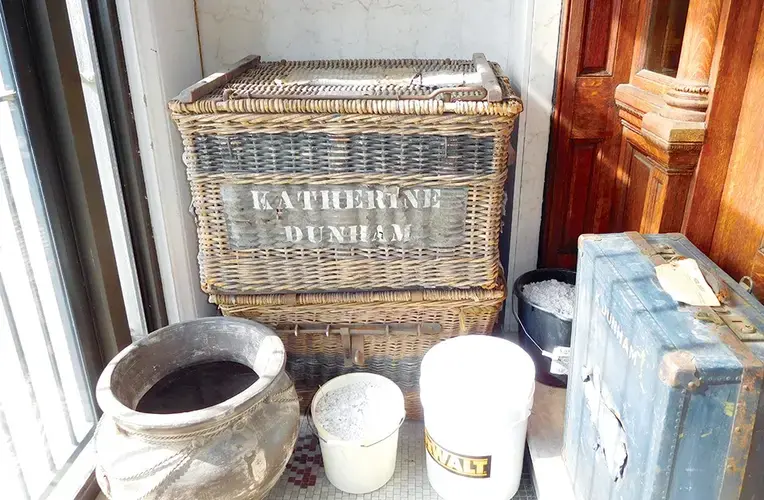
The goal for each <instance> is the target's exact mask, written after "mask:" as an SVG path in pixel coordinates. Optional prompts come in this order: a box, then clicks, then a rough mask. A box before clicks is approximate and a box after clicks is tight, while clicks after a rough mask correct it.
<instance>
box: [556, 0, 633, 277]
mask: <svg viewBox="0 0 764 500" xmlns="http://www.w3.org/2000/svg"><path fill="white" fill-rule="evenodd" d="M639 4H640V2H634V1H627V0H566V2H565V6H564V9H565V10H564V12H565V19H564V23H563V34H562V37H561V43H560V62H559V64H558V73H557V103H556V107H555V115H554V123H553V129H554V131H553V138H552V148H551V151H550V156H549V158H550V161H549V170H548V172H547V183H546V193H545V204H544V206H545V208H544V233H543V241H542V245H541V265H543V266H547V267H573V266H575V263H576V241H577V238H578V236H579V235H580V234H581V233H582V232H606V231H607V230H608V229H609V228H610V212H611V210H610V206H611V203H612V200H613V197H614V195H613V191H614V189H615V187H616V182H615V180H616V169H617V163H618V155H619V152H620V135H621V133H620V121H619V119H618V115H617V113H616V112H615V100H614V95H615V88H616V86H617V85H618V84H619V83H623V82H625V81H627V80H628V78H629V74H630V69H631V59H632V51H633V47H634V33H635V30H636V23H635V22H634V19H635V18H636V14H637V9H638V8H639Z"/></svg>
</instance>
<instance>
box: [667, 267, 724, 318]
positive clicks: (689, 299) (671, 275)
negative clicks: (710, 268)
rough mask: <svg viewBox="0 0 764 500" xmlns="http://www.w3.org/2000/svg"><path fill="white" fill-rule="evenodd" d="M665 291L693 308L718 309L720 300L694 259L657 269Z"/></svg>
mask: <svg viewBox="0 0 764 500" xmlns="http://www.w3.org/2000/svg"><path fill="white" fill-rule="evenodd" d="M655 273H656V274H657V275H658V281H659V282H660V284H661V286H662V287H663V290H665V291H666V293H668V294H669V295H671V296H672V297H673V298H674V300H676V301H677V302H682V303H684V304H687V305H691V306H711V307H718V306H719V305H720V304H719V299H717V298H716V294H714V291H713V290H712V289H711V287H710V286H709V285H708V282H706V279H705V278H704V277H703V273H702V272H701V271H700V268H699V267H698V263H697V262H695V260H694V259H681V260H675V261H673V262H669V263H668V264H662V265H660V266H658V267H656V268H655Z"/></svg>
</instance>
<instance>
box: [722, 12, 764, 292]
mask: <svg viewBox="0 0 764 500" xmlns="http://www.w3.org/2000/svg"><path fill="white" fill-rule="evenodd" d="M762 108H764V16H762V18H761V21H760V24H759V31H758V35H757V39H756V45H755V48H754V51H753V57H752V59H751V67H750V71H749V73H748V80H747V83H746V88H745V94H744V95H743V103H742V106H741V108H740V118H739V121H738V124H737V130H736V133H735V140H734V144H733V146H732V155H731V157H730V163H729V168H728V170H727V177H726V180H725V183H724V191H723V193H722V199H721V204H720V206H719V217H718V219H717V222H716V230H715V231H714V238H713V243H712V245H711V253H710V257H711V258H712V259H713V260H714V261H715V262H716V263H717V264H719V266H720V267H722V268H723V269H724V270H725V271H727V272H728V273H729V274H731V275H732V276H733V277H734V278H735V279H740V278H741V277H742V276H746V275H747V276H751V277H752V278H753V282H754V293H755V295H756V296H757V297H758V298H759V300H761V301H764V113H762V111H761V110H762Z"/></svg>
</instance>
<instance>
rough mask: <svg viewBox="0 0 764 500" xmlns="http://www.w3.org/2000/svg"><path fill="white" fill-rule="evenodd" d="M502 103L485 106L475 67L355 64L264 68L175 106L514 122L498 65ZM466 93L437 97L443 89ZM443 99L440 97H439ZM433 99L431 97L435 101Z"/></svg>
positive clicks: (515, 106)
mask: <svg viewBox="0 0 764 500" xmlns="http://www.w3.org/2000/svg"><path fill="white" fill-rule="evenodd" d="M490 66H491V68H492V70H493V72H494V73H495V74H496V75H497V77H498V83H499V85H500V87H501V90H502V93H503V95H504V99H503V100H502V101H501V102H486V101H483V100H479V99H480V97H481V95H482V94H481V92H480V91H479V90H478V89H477V87H478V86H477V85H476V84H477V82H476V80H475V76H476V73H475V69H476V68H475V66H474V62H473V61H467V60H447V59H355V60H334V61H326V60H324V61H276V62H258V64H256V65H255V66H254V67H253V68H250V69H247V70H246V71H244V73H243V74H241V75H239V76H238V77H236V78H234V79H233V80H232V81H230V82H225V84H223V85H221V86H220V87H219V88H217V89H215V90H214V91H212V92H210V93H209V94H208V95H206V96H204V97H203V98H201V99H198V100H196V101H194V102H190V103H183V102H179V101H178V100H173V101H171V102H170V109H171V110H172V111H173V112H178V113H187V114H206V113H332V114H333V113H340V114H362V115H372V114H416V115H442V114H444V113H456V114H464V115H494V116H509V117H514V116H516V115H517V114H518V113H520V111H522V109H523V106H522V102H521V101H520V99H519V98H518V97H517V96H516V95H515V94H514V92H513V91H512V88H511V86H510V84H509V80H507V78H506V77H505V76H504V75H503V74H502V72H501V68H499V66H498V65H497V64H495V63H491V64H490ZM453 85H456V86H457V87H464V88H463V89H462V90H458V89H453V91H449V92H443V93H438V91H440V90H443V89H444V87H453ZM436 94H437V95H436ZM430 96H432V97H430Z"/></svg>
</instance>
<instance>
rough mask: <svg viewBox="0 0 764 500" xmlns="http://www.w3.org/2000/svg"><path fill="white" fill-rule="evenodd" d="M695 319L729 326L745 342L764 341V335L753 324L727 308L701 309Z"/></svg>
mask: <svg viewBox="0 0 764 500" xmlns="http://www.w3.org/2000/svg"><path fill="white" fill-rule="evenodd" d="M695 318H696V319H699V320H701V321H707V322H710V323H715V324H717V325H719V326H727V327H729V329H730V330H732V332H733V333H734V334H735V336H737V338H739V339H740V340H742V341H743V342H759V341H763V340H764V334H762V332H760V331H759V330H758V329H757V328H756V327H755V326H754V325H753V323H751V322H750V321H748V320H747V319H746V318H744V317H742V316H739V315H737V314H735V313H733V312H732V311H731V310H730V309H729V308H728V307H727V306H720V307H701V308H700V310H699V311H698V312H697V313H695Z"/></svg>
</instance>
